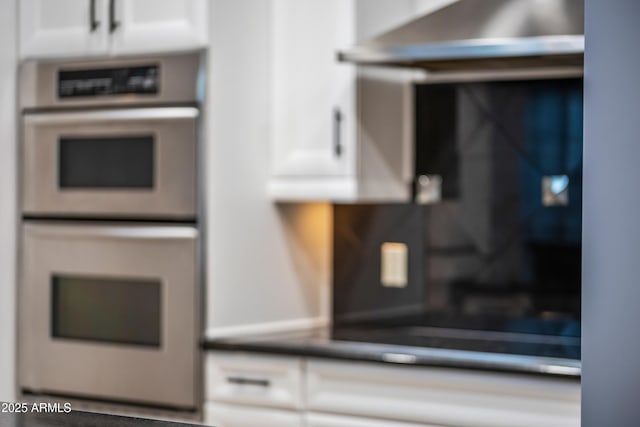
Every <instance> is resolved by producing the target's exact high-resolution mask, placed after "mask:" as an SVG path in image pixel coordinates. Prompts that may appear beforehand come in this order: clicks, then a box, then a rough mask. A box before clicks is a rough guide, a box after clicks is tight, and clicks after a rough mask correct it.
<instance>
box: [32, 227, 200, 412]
mask: <svg viewBox="0 0 640 427" xmlns="http://www.w3.org/2000/svg"><path fill="white" fill-rule="evenodd" d="M22 231H23V238H22V256H21V260H22V268H21V282H20V293H21V295H20V301H21V304H22V307H21V316H22V319H21V322H20V325H21V328H22V329H21V334H20V337H21V359H20V360H21V362H22V366H23V369H22V371H21V376H20V385H21V386H22V387H23V388H25V389H28V390H30V391H34V392H43V393H55V394H59V395H71V396H73V395H76V396H78V395H81V396H87V397H94V398H107V399H112V400H120V401H134V402H141V403H151V404H154V405H162V406H171V407H181V408H194V407H196V406H197V404H198V392H197V387H196V385H197V382H196V372H197V365H196V362H197V357H198V356H197V355H198V353H197V352H198V334H197V331H198V304H199V301H198V279H197V253H198V250H197V239H198V231H197V229H195V228H194V227H191V226H183V225H180V226H175V225H172V226H170V225H133V224H128V223H104V222H101V223H77V224H74V223H68V222H64V223H56V222H42V221H39V222H32V223H25V224H24V226H23V228H22Z"/></svg>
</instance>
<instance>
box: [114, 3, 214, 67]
mask: <svg viewBox="0 0 640 427" xmlns="http://www.w3.org/2000/svg"><path fill="white" fill-rule="evenodd" d="M109 13H110V16H113V21H114V22H113V24H114V25H111V23H110V31H111V34H112V35H111V52H112V53H113V54H116V55H118V54H129V53H149V52H159V51H173V50H188V49H196V48H199V47H203V46H204V45H205V44H206V42H207V25H206V22H207V1H206V0H171V1H157V0H109Z"/></svg>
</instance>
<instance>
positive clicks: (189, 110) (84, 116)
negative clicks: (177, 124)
mask: <svg viewBox="0 0 640 427" xmlns="http://www.w3.org/2000/svg"><path fill="white" fill-rule="evenodd" d="M199 115H200V111H199V110H198V109H197V108H195V107H159V108H126V109H118V110H102V111H73V112H62V113H33V114H25V116H24V122H25V124H26V125H31V124H49V123H51V124H66V123H79V122H110V121H118V122H126V121H154V120H183V119H195V118H197V117H198V116H199Z"/></svg>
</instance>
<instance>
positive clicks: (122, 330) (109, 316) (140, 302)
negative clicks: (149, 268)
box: [51, 275, 162, 347]
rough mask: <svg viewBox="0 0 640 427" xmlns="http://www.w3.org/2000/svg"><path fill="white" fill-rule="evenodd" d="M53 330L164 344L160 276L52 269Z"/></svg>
mask: <svg viewBox="0 0 640 427" xmlns="http://www.w3.org/2000/svg"><path fill="white" fill-rule="evenodd" d="M51 305H52V307H51V317H52V319H51V335H52V336H53V337H57V338H67V339H76V340H83V341H99V342H109V343H118V344H127V345H142V346H151V347H160V342H161V340H160V337H161V323H162V320H161V286H160V281H159V280H141V279H130V278H99V277H84V276H67V275H54V276H53V277H52V279H51Z"/></svg>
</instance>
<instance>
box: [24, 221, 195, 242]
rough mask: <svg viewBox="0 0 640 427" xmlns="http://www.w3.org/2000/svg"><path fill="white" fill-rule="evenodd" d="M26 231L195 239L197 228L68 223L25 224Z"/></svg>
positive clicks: (57, 234)
mask: <svg viewBox="0 0 640 427" xmlns="http://www.w3.org/2000/svg"><path fill="white" fill-rule="evenodd" d="M23 229H24V231H25V232H26V233H29V234H35V235H39V236H62V237H77V238H95V237H98V238H116V239H161V240H167V239H168V240H182V239H187V240H195V239H196V238H197V237H198V229H196V228H195V227H189V226H153V225H148V226H135V225H130V226H118V225H104V226H92V225H84V224H81V223H78V224H75V223H68V224H37V225H31V224H25V225H24V226H23Z"/></svg>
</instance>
